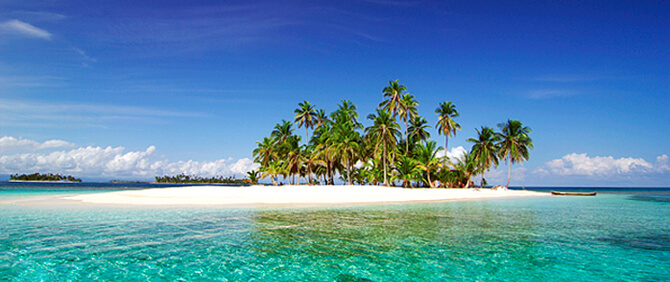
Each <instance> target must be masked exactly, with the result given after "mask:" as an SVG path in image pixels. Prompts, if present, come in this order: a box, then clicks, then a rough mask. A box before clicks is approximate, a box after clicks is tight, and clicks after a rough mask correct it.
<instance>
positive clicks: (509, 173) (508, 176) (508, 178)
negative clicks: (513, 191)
mask: <svg viewBox="0 0 670 282" xmlns="http://www.w3.org/2000/svg"><path fill="white" fill-rule="evenodd" d="M507 164H508V166H507V185H505V187H506V188H509V181H510V179H512V156H511V153H510V158H509V159H508V160H507Z"/></svg>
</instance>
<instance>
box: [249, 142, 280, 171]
mask: <svg viewBox="0 0 670 282" xmlns="http://www.w3.org/2000/svg"><path fill="white" fill-rule="evenodd" d="M256 144H258V148H256V149H254V150H253V151H252V152H251V153H252V155H253V157H254V162H256V163H259V164H260V165H261V166H266V165H267V164H268V162H271V161H273V160H275V159H276V152H275V151H276V149H277V140H276V139H274V138H268V137H264V138H263V142H258V141H256Z"/></svg>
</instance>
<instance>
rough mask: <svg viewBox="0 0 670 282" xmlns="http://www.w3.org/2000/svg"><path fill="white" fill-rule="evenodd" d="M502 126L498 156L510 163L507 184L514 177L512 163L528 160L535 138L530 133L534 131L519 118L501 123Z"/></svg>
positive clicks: (499, 125)
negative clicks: (531, 137)
mask: <svg viewBox="0 0 670 282" xmlns="http://www.w3.org/2000/svg"><path fill="white" fill-rule="evenodd" d="M498 127H499V128H500V131H501V132H500V133H498V134H499V138H500V140H499V141H498V143H497V145H498V147H499V149H500V151H499V153H498V157H500V158H502V159H503V160H505V161H506V162H507V164H508V168H507V185H506V187H509V182H510V180H511V178H512V163H518V162H523V161H527V160H528V158H529V152H528V151H529V150H531V149H533V140H532V139H530V137H529V136H528V134H530V133H531V132H532V131H531V129H530V127H527V126H523V125H522V124H521V122H520V121H518V120H509V119H508V120H507V122H503V123H499V124H498Z"/></svg>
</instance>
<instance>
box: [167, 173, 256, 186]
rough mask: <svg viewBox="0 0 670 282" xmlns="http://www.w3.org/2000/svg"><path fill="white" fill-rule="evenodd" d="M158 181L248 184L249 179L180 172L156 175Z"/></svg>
mask: <svg viewBox="0 0 670 282" xmlns="http://www.w3.org/2000/svg"><path fill="white" fill-rule="evenodd" d="M155 178H156V183H174V184H237V185H242V184H248V180H247V181H245V180H243V179H235V176H229V177H223V176H215V177H209V178H206V177H201V176H196V175H186V174H183V173H182V174H179V175H175V176H169V175H165V176H156V177H155Z"/></svg>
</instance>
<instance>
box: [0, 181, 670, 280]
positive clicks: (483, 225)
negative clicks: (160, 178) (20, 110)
mask: <svg viewBox="0 0 670 282" xmlns="http://www.w3.org/2000/svg"><path fill="white" fill-rule="evenodd" d="M38 186H39V185H38ZM38 186H30V187H29V188H25V187H24V188H21V189H23V190H21V189H18V188H16V187H14V186H13V187H8V186H7V185H5V186H4V187H2V188H0V203H4V204H0V281H40V280H41V281H56V280H57V281H71V280H106V281H128V280H130V281H162V280H165V281H192V280H198V281H199V280H209V281H296V280H297V281H438V280H442V281H444V280H465V281H481V280H496V281H546V280H551V281H594V280H607V281H612V280H616V281H667V280H668V277H670V192H668V190H667V189H665V190H651V191H645V192H638V191H639V190H635V191H615V192H607V190H600V191H599V194H598V196H596V197H544V198H530V199H529V198H525V199H497V200H482V201H463V202H443V203H416V204H377V205H352V206H331V207H326V206H321V207H318V206H317V207H314V206H313V207H292V208H291V207H279V206H277V207H262V208H225V207H179V208H174V207H171V208H168V207H112V206H91V205H72V204H68V205H59V204H45V205H37V204H29V205H17V204H11V203H9V202H7V200H8V199H16V198H25V197H32V196H35V195H54V194H55V193H59V194H68V193H97V192H100V191H106V189H127V188H124V187H123V186H114V187H107V188H105V187H94V188H91V189H86V188H85V187H78V188H76V189H75V188H73V189H68V188H67V187H59V188H58V189H44V191H45V192H39V190H40V189H39V188H40V187H38ZM102 186H104V185H102ZM42 188H44V187H42ZM128 188H130V189H139V188H142V187H137V186H133V187H128Z"/></svg>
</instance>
